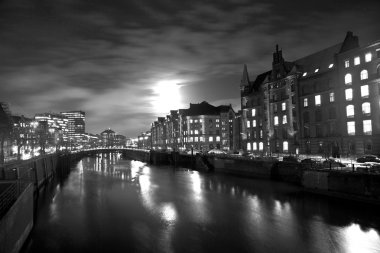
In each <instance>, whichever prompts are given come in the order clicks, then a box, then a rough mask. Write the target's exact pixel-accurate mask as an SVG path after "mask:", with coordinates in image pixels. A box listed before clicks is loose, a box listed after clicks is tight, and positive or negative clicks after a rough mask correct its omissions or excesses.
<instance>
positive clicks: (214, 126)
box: [151, 102, 236, 152]
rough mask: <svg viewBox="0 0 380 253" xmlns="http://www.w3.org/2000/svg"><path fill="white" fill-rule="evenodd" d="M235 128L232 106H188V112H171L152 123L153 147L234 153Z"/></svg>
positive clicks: (186, 110)
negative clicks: (215, 150) (218, 150)
mask: <svg viewBox="0 0 380 253" xmlns="http://www.w3.org/2000/svg"><path fill="white" fill-rule="evenodd" d="M235 126H236V124H235V112H234V110H233V109H232V107H231V105H222V106H213V105H210V104H209V103H207V102H202V103H199V104H190V107H189V108H188V109H180V110H178V111H171V112H170V115H168V116H167V117H166V118H164V117H159V118H158V120H157V121H155V122H154V123H152V127H151V137H152V147H153V149H161V150H170V151H178V150H190V149H197V150H200V151H204V152H206V151H208V150H211V149H222V150H225V151H233V150H234V149H235V148H236V144H235V139H234V136H235V135H236V132H235V131H236V129H235Z"/></svg>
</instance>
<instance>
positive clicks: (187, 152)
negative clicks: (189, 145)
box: [186, 149, 202, 155]
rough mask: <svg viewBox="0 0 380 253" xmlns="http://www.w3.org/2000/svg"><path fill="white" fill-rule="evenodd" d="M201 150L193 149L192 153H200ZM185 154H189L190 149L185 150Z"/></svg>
mask: <svg viewBox="0 0 380 253" xmlns="http://www.w3.org/2000/svg"><path fill="white" fill-rule="evenodd" d="M201 153H202V152H201V151H200V150H198V149H193V155H195V154H201ZM186 154H188V155H191V150H187V151H186Z"/></svg>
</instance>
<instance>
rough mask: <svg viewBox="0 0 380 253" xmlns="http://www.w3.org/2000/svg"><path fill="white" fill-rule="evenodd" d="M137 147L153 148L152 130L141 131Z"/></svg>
mask: <svg viewBox="0 0 380 253" xmlns="http://www.w3.org/2000/svg"><path fill="white" fill-rule="evenodd" d="M137 140H138V142H137V147H138V148H139V149H151V148H152V145H151V143H152V138H151V132H150V131H147V132H145V133H141V134H140V135H139V136H138V137H137Z"/></svg>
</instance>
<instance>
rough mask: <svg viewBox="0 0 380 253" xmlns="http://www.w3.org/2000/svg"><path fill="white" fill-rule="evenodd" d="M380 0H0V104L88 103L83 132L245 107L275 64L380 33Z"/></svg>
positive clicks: (45, 108) (132, 128)
mask: <svg viewBox="0 0 380 253" xmlns="http://www.w3.org/2000/svg"><path fill="white" fill-rule="evenodd" d="M379 10H380V1H376V0H373V1H366V0H362V1H352V0H346V1H331V0H328V1H327V0H320V1H315V2H314V1H301V0H296V1H283V0H278V1H275V0H272V1H255V0H225V1H222V0H209V1H199V0H190V1H187V0H181V1H179V0H178V1H174V0H160V1H157V0H150V1H144V0H112V1H109V0H108V1H107V0H0V101H5V102H8V103H9V104H10V108H11V110H12V112H13V113H15V114H24V115H27V116H34V114H35V113H41V112H61V111H69V110H83V111H85V112H86V131H87V132H90V133H100V132H101V131H102V130H104V129H105V128H108V127H110V128H112V129H114V130H115V131H116V132H118V133H121V134H125V135H127V136H130V137H133V136H137V135H138V134H139V133H140V132H142V131H145V130H148V129H149V125H150V123H151V122H152V121H154V120H155V119H156V118H157V116H163V115H165V114H167V113H168V111H169V109H179V108H186V107H188V104H189V103H199V102H202V101H204V100H206V101H208V102H210V103H212V104H214V105H219V104H230V103H231V104H232V105H233V106H234V107H235V108H236V109H238V107H239V81H240V77H241V73H242V70H243V64H244V63H246V64H247V65H248V70H249V73H250V75H251V79H253V78H254V76H255V75H256V74H260V73H261V72H263V71H266V70H268V69H269V68H270V66H271V61H272V59H271V55H272V52H273V50H274V48H275V45H276V43H278V44H279V45H280V47H281V48H282V49H283V51H284V57H285V59H286V60H289V61H291V60H295V59H298V58H301V57H303V56H305V55H308V54H310V53H313V52H315V51H316V50H320V49H323V48H324V47H328V46H330V45H333V44H336V43H338V42H340V41H342V40H343V39H344V36H345V33H346V31H348V30H351V31H353V32H354V33H355V34H356V35H358V36H359V38H360V43H361V44H362V45H364V44H367V43H370V42H372V41H374V40H379V39H380V26H379Z"/></svg>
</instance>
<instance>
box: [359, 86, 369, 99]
mask: <svg viewBox="0 0 380 253" xmlns="http://www.w3.org/2000/svg"><path fill="white" fill-rule="evenodd" d="M360 93H361V95H362V98H363V97H368V96H369V88H368V85H363V86H361V87H360Z"/></svg>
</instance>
